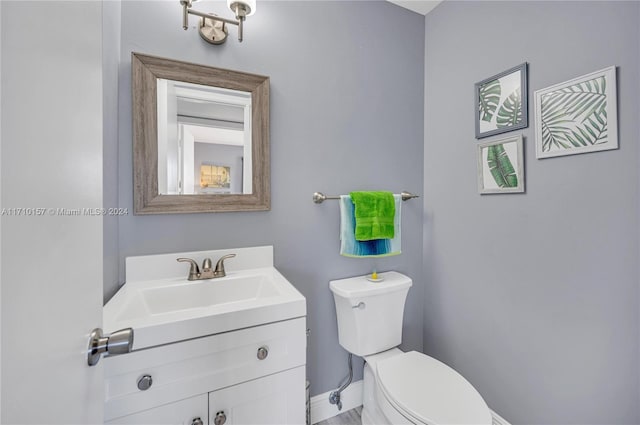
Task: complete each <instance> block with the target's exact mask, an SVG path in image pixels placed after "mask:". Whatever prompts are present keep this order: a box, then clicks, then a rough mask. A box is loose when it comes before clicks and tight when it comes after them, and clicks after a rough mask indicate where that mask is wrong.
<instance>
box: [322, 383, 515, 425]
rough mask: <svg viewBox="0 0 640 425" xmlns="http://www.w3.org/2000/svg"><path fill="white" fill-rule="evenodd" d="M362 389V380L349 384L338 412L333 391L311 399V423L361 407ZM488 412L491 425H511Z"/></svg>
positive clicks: (492, 412)
mask: <svg viewBox="0 0 640 425" xmlns="http://www.w3.org/2000/svg"><path fill="white" fill-rule="evenodd" d="M363 389H364V386H363V382H362V380H359V381H356V382H353V383H351V385H349V386H348V387H347V388H346V389H345V390H344V391H343V392H342V394H340V399H341V400H342V410H338V406H336V405H335V404H331V403H329V395H330V394H331V393H332V392H333V391H335V390H331V391H327V392H326V393H323V394H319V395H316V396H313V397H311V400H310V405H311V423H312V424H317V423H318V422H322V421H324V420H327V419H329V418H333V417H334V416H338V415H339V414H340V413H344V412H346V411H348V410H351V409H355V408H356V407H358V406H362V394H363ZM489 410H490V411H491V416H492V419H493V420H492V422H493V425H511V424H510V423H509V422H507V420H506V419H504V418H503V417H502V416H500V415H498V414H497V413H496V412H494V411H493V410H491V409H489Z"/></svg>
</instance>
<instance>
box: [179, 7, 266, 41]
mask: <svg viewBox="0 0 640 425" xmlns="http://www.w3.org/2000/svg"><path fill="white" fill-rule="evenodd" d="M195 1H198V0H180V4H181V5H182V28H183V29H184V30H186V29H187V28H189V14H192V15H196V16H200V24H199V26H198V27H199V32H200V36H201V37H202V38H203V39H204V40H205V41H207V42H208V43H211V44H222V43H224V42H225V41H227V34H229V30H228V29H227V24H230V25H237V26H238V41H240V42H242V27H243V24H244V20H245V19H246V17H247V16H251V15H253V14H254V13H255V12H256V0H227V6H229V9H231V11H232V12H233V13H234V14H235V15H236V19H235V20H233V19H227V18H222V17H220V16H218V15H214V14H213V13H204V12H200V11H198V10H194V9H192V8H191V7H192V6H193V3H194V2H195Z"/></svg>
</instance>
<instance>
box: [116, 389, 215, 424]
mask: <svg viewBox="0 0 640 425" xmlns="http://www.w3.org/2000/svg"><path fill="white" fill-rule="evenodd" d="M208 413H209V411H208V406H207V395H206V394H202V395H199V396H196V397H191V398H187V399H185V400H180V401H177V402H175V403H169V404H165V405H162V406H158V407H155V408H153V409H149V410H144V411H142V412H138V413H134V414H133V415H127V416H122V417H119V418H115V419H112V420H110V421H107V422H105V423H106V424H110V425H111V424H118V425H137V424H140V425H141V424H154V425H208V422H207V415H208ZM198 418H200V420H201V421H202V422H198V420H197V419H198Z"/></svg>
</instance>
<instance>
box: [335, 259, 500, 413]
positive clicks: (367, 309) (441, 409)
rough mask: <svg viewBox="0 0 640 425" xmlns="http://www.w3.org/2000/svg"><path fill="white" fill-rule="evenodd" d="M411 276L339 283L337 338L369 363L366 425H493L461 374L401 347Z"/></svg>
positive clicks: (380, 276)
mask: <svg viewBox="0 0 640 425" xmlns="http://www.w3.org/2000/svg"><path fill="white" fill-rule="evenodd" d="M411 285H412V281H411V279H410V278H409V277H407V276H405V275H403V274H401V273H398V272H394V271H390V272H385V273H379V274H378V279H371V277H370V276H359V277H352V278H349V279H341V280H334V281H331V282H330V283H329V288H330V289H331V291H332V292H333V299H334V301H335V304H336V314H337V318H338V339H339V342H340V345H342V347H344V348H345V349H346V350H347V351H348V352H350V353H352V354H354V355H356V356H360V357H363V358H364V360H365V366H364V372H363V381H364V390H363V392H364V393H363V408H362V424H363V425H374V424H375V425H383V424H384V425H391V424H393V425H398V424H427V425H449V424H474V425H491V423H492V416H491V411H490V410H489V407H488V406H487V404H486V403H485V401H484V400H483V398H482V396H481V395H480V394H479V393H478V391H477V390H476V389H475V388H474V387H473V386H472V385H471V384H470V383H469V381H467V380H466V379H465V378H464V377H463V376H462V375H460V374H459V373H458V372H456V371H455V370H453V369H452V368H450V367H449V366H447V365H445V364H444V363H442V362H440V361H438V360H436V359H434V358H432V357H429V356H427V355H425V354H422V353H419V352H416V351H409V352H406V353H405V352H403V351H401V350H400V349H399V348H397V347H398V346H399V345H400V343H401V341H402V318H403V314H404V303H405V300H406V298H407V293H408V292H409V288H410V287H411Z"/></svg>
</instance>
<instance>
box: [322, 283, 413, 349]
mask: <svg viewBox="0 0 640 425" xmlns="http://www.w3.org/2000/svg"><path fill="white" fill-rule="evenodd" d="M368 277H370V276H358V277H352V278H349V279H340V280H332V281H331V282H329V288H330V289H331V292H333V300H334V301H335V303H336V315H337V317H338V340H339V342H340V345H342V346H343V347H344V348H345V349H346V350H347V351H348V352H350V353H353V354H355V355H357V356H367V355H370V354H374V353H379V352H381V351H385V350H388V349H390V348H393V347H397V346H398V345H400V343H401V342H402V318H403V314H404V303H405V300H406V299H407V292H409V288H410V287H411V284H412V281H411V279H410V278H409V277H407V276H405V275H403V274H401V273H398V272H385V273H379V274H378V278H379V280H378V281H376V282H372V281H370V280H368V279H367V278H368Z"/></svg>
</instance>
